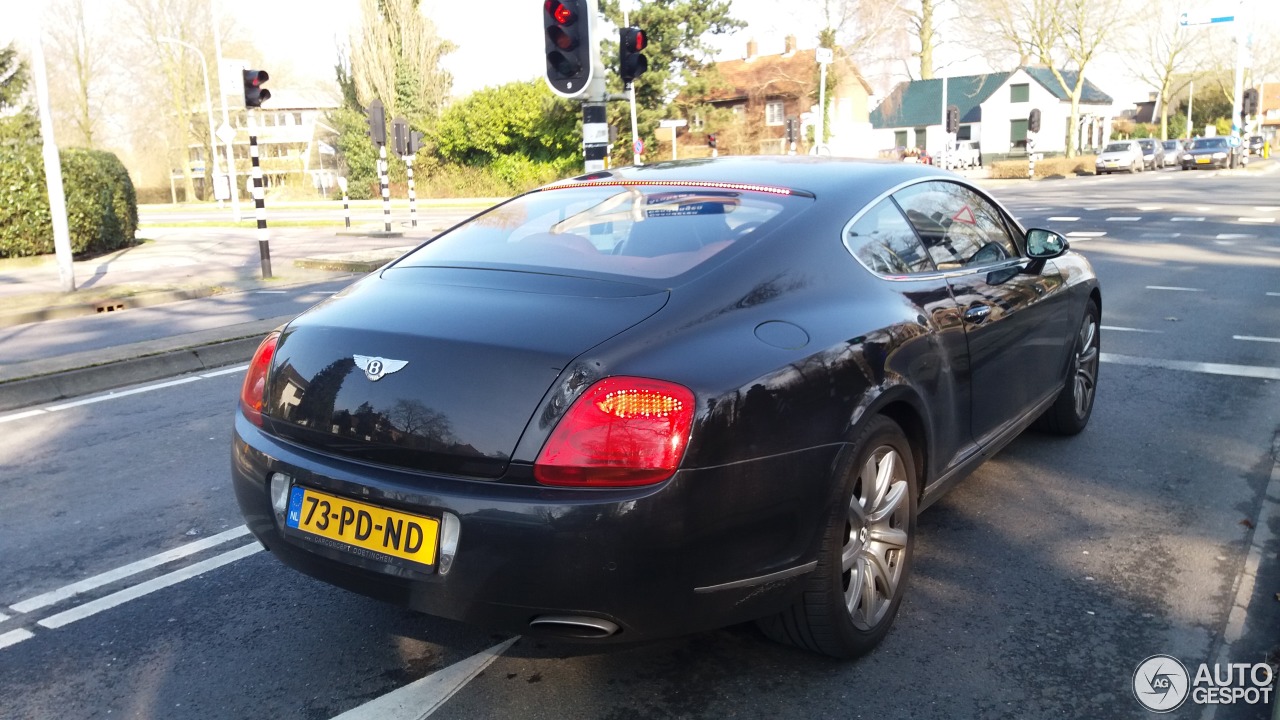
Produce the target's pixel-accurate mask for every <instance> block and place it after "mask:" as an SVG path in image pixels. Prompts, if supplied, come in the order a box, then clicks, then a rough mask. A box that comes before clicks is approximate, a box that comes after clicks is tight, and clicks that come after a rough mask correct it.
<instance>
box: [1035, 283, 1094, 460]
mask: <svg viewBox="0 0 1280 720" xmlns="http://www.w3.org/2000/svg"><path fill="white" fill-rule="evenodd" d="M1100 321H1101V318H1100V314H1099V312H1098V305H1097V303H1095V302H1094V301H1093V300H1089V302H1088V304H1086V305H1085V308H1084V319H1083V320H1081V321H1080V329H1079V330H1078V331H1077V332H1076V341H1075V345H1074V347H1073V348H1072V350H1071V367H1070V369H1069V371H1068V372H1067V378H1066V380H1065V381H1064V382H1063V385H1062V389H1061V390H1060V391H1059V392H1058V399H1057V400H1055V401H1054V402H1053V405H1050V406H1049V409H1047V410H1045V411H1044V414H1043V415H1041V416H1040V417H1039V418H1038V419H1037V420H1036V423H1035V427H1036V429H1037V430H1042V431H1044V432H1048V433H1053V434H1055V435H1077V434H1079V433H1080V431H1082V430H1084V429H1085V426H1087V425H1088V424H1089V418H1090V417H1091V416H1092V415H1093V403H1094V400H1095V399H1096V397H1097V393H1098V360H1099V355H1100V354H1101V352H1102V351H1101V338H1100V337H1099V330H1100V326H1099V322H1100Z"/></svg>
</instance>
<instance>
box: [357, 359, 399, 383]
mask: <svg viewBox="0 0 1280 720" xmlns="http://www.w3.org/2000/svg"><path fill="white" fill-rule="evenodd" d="M351 357H352V358H354V359H355V361H356V366H357V367H359V368H360V369H361V370H363V371H364V376H365V377H367V378H369V380H371V381H372V382H377V381H379V380H381V379H382V376H383V375H390V374H391V373H393V372H397V371H399V370H400V369H401V368H403V367H404V366H405V365H408V364H409V361H408V360H392V359H390V358H380V357H370V356H368V355H352V356H351Z"/></svg>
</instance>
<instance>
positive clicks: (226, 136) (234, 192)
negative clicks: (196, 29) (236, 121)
mask: <svg viewBox="0 0 1280 720" xmlns="http://www.w3.org/2000/svg"><path fill="white" fill-rule="evenodd" d="M209 15H210V17H209V21H210V22H212V23H213V61H214V63H215V64H216V65H215V66H216V67H217V68H218V100H219V101H221V103H222V127H221V128H219V130H222V131H225V132H222V133H221V134H220V135H219V136H218V137H219V139H220V140H223V141H224V142H225V143H226V148H227V190H228V192H230V193H231V221H232V222H234V223H237V224H239V222H240V188H239V187H237V183H236V158H235V152H234V151H233V149H232V143H233V141H234V140H235V137H236V134H235V130H234V129H233V128H232V127H231V120H230V117H231V116H230V115H229V114H228V113H227V92H226V87H225V84H224V82H225V81H224V80H223V79H222V74H223V73H224V72H225V71H226V68H225V67H223V65H222V31H221V30H220V29H219V28H218V17H217V13H215V12H214V11H213V4H212V3H210V5H209Z"/></svg>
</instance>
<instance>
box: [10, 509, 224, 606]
mask: <svg viewBox="0 0 1280 720" xmlns="http://www.w3.org/2000/svg"><path fill="white" fill-rule="evenodd" d="M247 534H249V528H248V527H246V526H244V525H241V526H239V527H234V528H231V529H230V530H227V531H225V532H220V533H218V534H217V535H210V536H209V537H207V538H204V539H202V540H196V541H195V542H190V543H187V544H186V545H180V546H178V547H176V548H173V549H171V550H165V551H164V552H162V553H157V554H155V555H152V556H151V557H147V558H143V559H141V560H138V561H136V562H131V563H129V564H128V565H122V566H120V567H118V568H116V569H114V570H108V571H107V572H104V573H99V574H98V575H94V576H93V577H90V578H86V579H84V580H81V581H79V582H74V583H71V584H70V585H64V586H62V587H60V588H58V589H56V590H50V591H49V592H46V593H41V594H39V595H36V596H35V597H33V598H28V599H27V600H23V601H22V602H20V603H16V604H14V605H10V606H9V607H10V608H12V609H13V610H14V611H16V612H20V613H29V612H31V611H32V610H39V609H40V608H42V607H48V606H50V605H56V604H57V603H60V602H62V601H63V600H66V599H67V598H69V597H73V596H75V595H79V594H80V593H82V592H87V591H89V590H93V589H95V588H100V587H102V586H103V585H109V584H111V583H113V582H115V581H117V580H123V579H124V578H127V577H129V576H130V575H137V574H138V573H140V572H143V571H146V570H150V569H151V568H155V567H159V566H161V565H164V564H165V563H169V562H173V561H174V560H177V559H179V558H184V557H187V556H188V555H194V554H196V553H198V552H201V551H202V550H207V549H209V548H211V547H215V546H217V545H221V544H222V543H225V542H230V541H232V540H235V539H236V538H239V537H243V536H245V535H247Z"/></svg>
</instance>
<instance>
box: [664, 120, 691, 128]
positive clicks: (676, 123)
mask: <svg viewBox="0 0 1280 720" xmlns="http://www.w3.org/2000/svg"><path fill="white" fill-rule="evenodd" d="M688 124H689V121H688V120H685V119H684V118H680V119H677V120H662V121H660V122H659V123H658V127H669V128H678V127H684V126H685V125H688Z"/></svg>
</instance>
